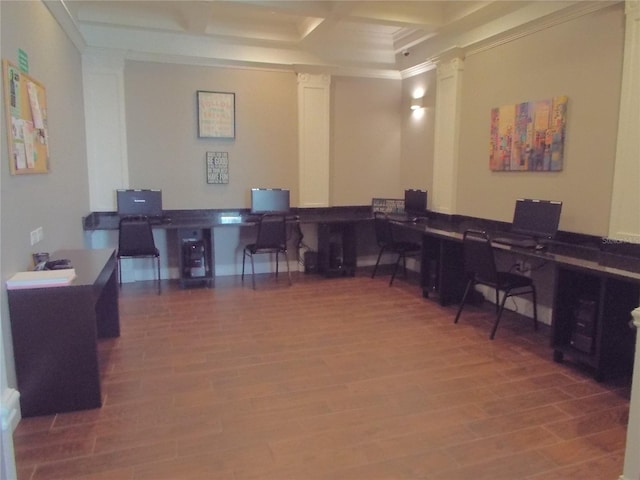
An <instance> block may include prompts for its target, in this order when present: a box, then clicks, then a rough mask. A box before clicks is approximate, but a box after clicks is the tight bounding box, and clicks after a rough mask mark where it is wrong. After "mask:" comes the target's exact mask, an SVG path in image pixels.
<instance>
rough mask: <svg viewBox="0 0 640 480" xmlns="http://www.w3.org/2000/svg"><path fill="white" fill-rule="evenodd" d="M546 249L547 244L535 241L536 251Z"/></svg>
mask: <svg viewBox="0 0 640 480" xmlns="http://www.w3.org/2000/svg"><path fill="white" fill-rule="evenodd" d="M546 249H547V246H546V245H543V244H542V243H537V244H536V251H538V252H542V251H544V250H546Z"/></svg>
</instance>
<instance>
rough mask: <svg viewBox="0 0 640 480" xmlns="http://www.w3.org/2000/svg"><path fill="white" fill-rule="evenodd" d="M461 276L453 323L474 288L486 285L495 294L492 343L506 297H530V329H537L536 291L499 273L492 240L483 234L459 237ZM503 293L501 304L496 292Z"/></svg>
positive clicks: (473, 232) (516, 276) (525, 282)
mask: <svg viewBox="0 0 640 480" xmlns="http://www.w3.org/2000/svg"><path fill="white" fill-rule="evenodd" d="M462 246H463V257H464V272H465V274H466V276H467V277H468V281H467V287H466V289H465V291H464V295H463V297H462V301H461V302H460V307H459V308H458V313H457V314H456V319H455V321H454V323H458V319H459V318H460V314H461V313H462V309H463V308H464V304H465V302H466V300H467V297H468V296H469V293H470V292H471V291H472V289H473V287H474V286H475V285H477V284H482V285H487V286H489V287H491V288H494V289H495V291H496V321H495V324H494V325H493V329H492V330H491V335H490V336H489V338H490V339H491V340H493V338H494V337H495V335H496V330H497V329H498V324H499V323H500V317H501V316H502V312H503V311H504V304H505V302H506V300H507V298H508V297H512V296H518V295H527V294H531V295H532V297H533V328H534V329H535V330H537V329H538V311H537V307H536V287H535V285H534V284H533V281H532V280H531V278H529V277H526V276H524V275H519V274H517V273H512V272H503V271H499V270H498V269H497V267H496V263H495V258H494V255H493V247H492V246H491V240H490V239H489V237H488V236H487V234H486V233H485V232H481V231H478V230H467V231H466V232H464V235H463V237H462ZM500 291H502V292H504V293H503V295H504V296H503V297H502V301H501V302H500V301H499V292H500Z"/></svg>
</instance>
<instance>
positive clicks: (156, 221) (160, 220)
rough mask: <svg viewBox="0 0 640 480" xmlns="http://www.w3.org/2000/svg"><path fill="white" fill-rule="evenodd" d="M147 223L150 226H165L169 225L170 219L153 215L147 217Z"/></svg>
mask: <svg viewBox="0 0 640 480" xmlns="http://www.w3.org/2000/svg"><path fill="white" fill-rule="evenodd" d="M149 223H150V224H151V225H167V224H169V223H171V218H170V217H166V216H157V215H153V216H151V217H149Z"/></svg>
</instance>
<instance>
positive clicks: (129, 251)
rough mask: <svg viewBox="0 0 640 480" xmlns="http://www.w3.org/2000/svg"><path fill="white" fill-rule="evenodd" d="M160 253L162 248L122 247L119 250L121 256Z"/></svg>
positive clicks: (146, 255) (156, 254)
mask: <svg viewBox="0 0 640 480" xmlns="http://www.w3.org/2000/svg"><path fill="white" fill-rule="evenodd" d="M159 255H160V250H158V249H157V248H154V249H153V250H149V249H148V248H135V249H124V248H123V249H120V250H119V251H118V256H119V257H157V256H159Z"/></svg>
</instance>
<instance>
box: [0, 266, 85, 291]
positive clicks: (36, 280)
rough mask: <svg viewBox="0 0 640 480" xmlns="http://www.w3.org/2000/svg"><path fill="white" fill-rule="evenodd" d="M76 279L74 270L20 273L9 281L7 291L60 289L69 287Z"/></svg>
mask: <svg viewBox="0 0 640 480" xmlns="http://www.w3.org/2000/svg"><path fill="white" fill-rule="evenodd" d="M74 278H76V271H75V269H73V268H67V269H64V270H39V271H35V270H34V271H30V272H18V273H16V274H15V275H14V276H13V277H11V278H10V279H9V280H7V289H8V290H16V289H18V288H44V287H58V286H62V285H69V284H70V283H71V282H72V280H73V279H74Z"/></svg>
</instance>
